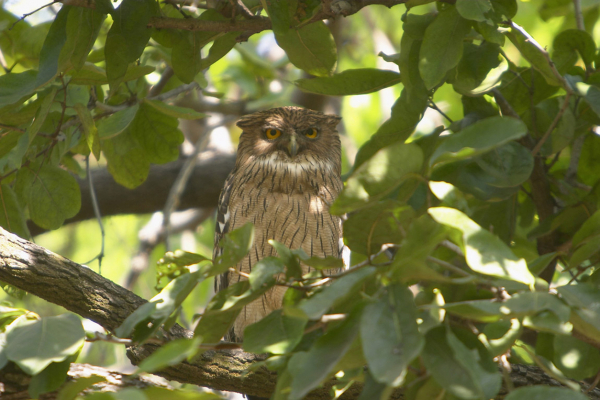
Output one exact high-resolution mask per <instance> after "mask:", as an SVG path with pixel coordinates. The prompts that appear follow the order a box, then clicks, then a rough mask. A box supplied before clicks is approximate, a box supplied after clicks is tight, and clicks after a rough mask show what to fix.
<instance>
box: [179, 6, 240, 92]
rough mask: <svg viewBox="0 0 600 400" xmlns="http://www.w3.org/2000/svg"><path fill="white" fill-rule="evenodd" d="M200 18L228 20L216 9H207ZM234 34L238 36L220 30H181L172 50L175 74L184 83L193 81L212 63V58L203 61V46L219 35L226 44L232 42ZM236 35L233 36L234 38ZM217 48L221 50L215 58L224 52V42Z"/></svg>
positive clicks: (204, 19) (203, 19) (205, 19)
mask: <svg viewBox="0 0 600 400" xmlns="http://www.w3.org/2000/svg"><path fill="white" fill-rule="evenodd" d="M198 19H199V20H201V21H227V18H225V17H224V16H223V15H221V14H220V13H219V11H217V10H215V9H212V10H206V11H205V12H203V13H202V14H201V15H200V17H198ZM234 34H235V36H238V34H237V33H235V32H231V33H228V34H225V35H224V34H223V33H220V32H202V31H200V32H180V33H179V36H180V37H179V39H178V40H177V41H175V43H174V45H173V51H172V52H171V63H172V65H173V71H174V72H175V75H177V77H178V78H179V79H181V81H182V82H184V83H190V82H192V81H193V80H194V78H195V77H196V75H197V74H198V73H199V72H200V71H201V70H202V69H204V68H208V66H209V65H210V60H209V61H206V62H204V63H203V60H202V59H201V54H200V51H201V50H202V48H203V47H204V46H206V45H207V44H208V43H210V42H211V41H213V40H215V39H216V40H218V38H219V37H222V38H225V39H223V41H224V42H226V43H225V44H227V45H229V44H231V40H232V35H234ZM235 36H234V37H233V39H234V40H235ZM216 40H215V43H216ZM213 46H214V44H213ZM211 50H212V48H211ZM216 50H220V51H218V52H216V53H215V54H214V55H213V57H214V58H216V57H217V53H219V55H220V54H222V51H223V42H220V43H219V45H217V48H216V49H215V51H216ZM209 57H210V56H209ZM219 58H220V57H219ZM215 61H216V60H215Z"/></svg>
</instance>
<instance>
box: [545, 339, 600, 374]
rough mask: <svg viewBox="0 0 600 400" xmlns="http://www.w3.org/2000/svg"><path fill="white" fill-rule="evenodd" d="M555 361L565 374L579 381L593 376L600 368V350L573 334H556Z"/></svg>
mask: <svg viewBox="0 0 600 400" xmlns="http://www.w3.org/2000/svg"><path fill="white" fill-rule="evenodd" d="M553 348H554V355H553V358H554V360H553V362H554V365H556V367H557V368H558V369H560V370H561V371H562V372H563V373H564V374H565V376H567V377H568V378H571V379H575V380H577V381H581V380H583V379H586V378H591V377H593V376H594V375H596V373H597V372H598V369H600V351H599V350H598V349H597V348H595V347H593V346H591V345H589V344H587V343H585V342H582V341H581V340H579V339H576V338H574V337H573V336H558V335H555V336H554V346H553Z"/></svg>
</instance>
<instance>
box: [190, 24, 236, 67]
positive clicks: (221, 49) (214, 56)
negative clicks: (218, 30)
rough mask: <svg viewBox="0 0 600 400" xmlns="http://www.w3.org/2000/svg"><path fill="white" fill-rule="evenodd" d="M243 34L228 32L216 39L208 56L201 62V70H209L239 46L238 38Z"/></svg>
mask: <svg viewBox="0 0 600 400" xmlns="http://www.w3.org/2000/svg"><path fill="white" fill-rule="evenodd" d="M241 33H242V32H228V33H226V34H224V35H223V36H221V37H219V38H217V39H215V41H214V42H213V44H212V46H210V50H208V55H207V56H206V58H203V59H202V60H201V61H200V70H203V69H207V68H209V67H210V66H211V65H213V64H214V63H216V62H217V61H219V60H220V59H221V58H223V57H225V56H226V55H227V54H228V53H229V51H230V50H231V49H233V47H234V46H235V45H236V44H237V38H238V36H240V34H241Z"/></svg>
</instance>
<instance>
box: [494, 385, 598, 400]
mask: <svg viewBox="0 0 600 400" xmlns="http://www.w3.org/2000/svg"><path fill="white" fill-rule="evenodd" d="M504 399H505V400H547V399H552V400H586V399H587V396H586V395H584V394H583V393H580V392H576V391H573V390H570V389H567V388H559V387H550V386H542V385H539V386H526V387H520V388H517V389H515V390H513V391H512V392H510V393H509V394H508V395H507V396H506V397H505V398H504Z"/></svg>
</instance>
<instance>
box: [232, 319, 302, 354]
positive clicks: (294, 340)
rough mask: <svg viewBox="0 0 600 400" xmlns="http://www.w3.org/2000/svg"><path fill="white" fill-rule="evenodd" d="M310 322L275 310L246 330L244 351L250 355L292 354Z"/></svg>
mask: <svg viewBox="0 0 600 400" xmlns="http://www.w3.org/2000/svg"><path fill="white" fill-rule="evenodd" d="M307 322H308V320H306V319H302V318H296V317H290V316H287V315H284V314H283V312H282V310H275V311H273V312H272V313H271V314H269V315H267V316H266V317H264V318H263V319H261V320H260V321H258V322H255V323H253V324H251V325H248V326H247V327H246V328H245V329H244V351H247V352H250V353H257V354H261V353H273V354H286V353H290V352H291V351H292V350H293V349H294V347H296V345H297V344H298V343H300V340H302V335H303V334H304V328H305V326H306V323H307Z"/></svg>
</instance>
